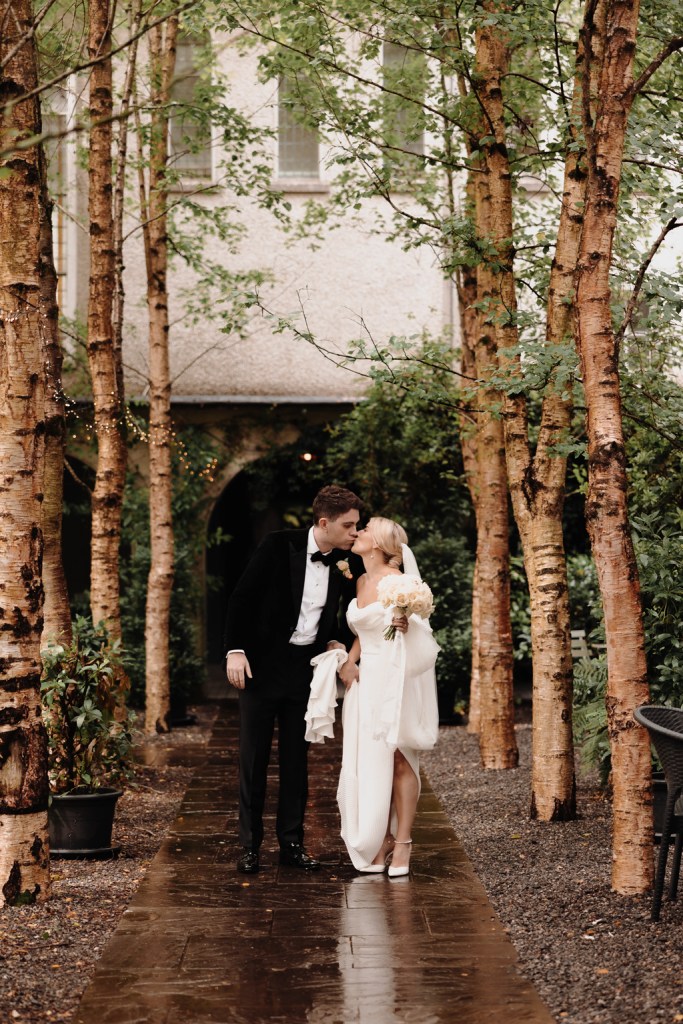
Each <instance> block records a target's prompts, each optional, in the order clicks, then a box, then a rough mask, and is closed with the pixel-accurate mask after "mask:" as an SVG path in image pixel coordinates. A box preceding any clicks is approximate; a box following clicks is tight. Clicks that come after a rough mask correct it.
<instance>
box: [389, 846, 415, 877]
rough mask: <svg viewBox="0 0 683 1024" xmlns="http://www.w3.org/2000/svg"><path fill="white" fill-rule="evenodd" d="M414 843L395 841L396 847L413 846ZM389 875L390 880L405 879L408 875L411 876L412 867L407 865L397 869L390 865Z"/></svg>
mask: <svg viewBox="0 0 683 1024" xmlns="http://www.w3.org/2000/svg"><path fill="white" fill-rule="evenodd" d="M412 843H413V840H412V839H395V840H394V845H395V846H412ZM387 874H388V875H389V878H404V877H405V876H406V875H409V874H410V865H409V864H406V866H405V867H404V868H395V867H394V866H393V864H390V865H389V870H388V872H387Z"/></svg>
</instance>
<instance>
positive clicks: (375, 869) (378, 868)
mask: <svg viewBox="0 0 683 1024" xmlns="http://www.w3.org/2000/svg"><path fill="white" fill-rule="evenodd" d="M395 842H396V840H395V839H394V837H393V836H392V835H388V836H386V838H385V839H384V842H383V843H382V849H383V848H384V847H385V846H391V847H392V849H389V850H387V853H386V856H385V858H384V860H383V861H382V863H381V864H368V866H367V867H365V868H358V870H359V871H360V872H361V874H363V875H380V874H384V872H385V871H386V870H387V864H388V863H389V858H390V857H391V854H392V852H393V844H394V843H395Z"/></svg>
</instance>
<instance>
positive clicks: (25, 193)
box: [0, 0, 54, 905]
mask: <svg viewBox="0 0 683 1024" xmlns="http://www.w3.org/2000/svg"><path fill="white" fill-rule="evenodd" d="M0 23H1V24H2V26H3V31H2V34H1V35H0V69H1V70H0V106H2V108H3V117H2V120H1V121H0V153H2V154H3V155H2V157H0V465H1V466H2V477H1V478H0V618H1V619H2V622H3V629H2V631H0V741H1V744H2V763H1V765H0V831H1V832H2V843H1V844H0V904H10V905H16V904H20V903H28V902H33V901H35V900H42V899H45V898H46V897H47V895H48V892H49V857H48V847H47V799H48V785H47V745H46V737H45V730H44V727H43V724H42V719H41V713H40V673H41V661H40V638H41V632H42V626H43V584H42V578H41V560H42V554H43V534H42V518H43V516H42V508H41V505H42V498H43V474H44V458H45V373H44V365H45V358H46V338H45V323H44V320H43V316H44V313H45V305H44V303H45V302H46V304H47V308H48V310H51V309H52V308H53V306H54V295H52V296H50V295H49V293H48V288H49V285H48V283H47V281H46V278H45V271H46V269H47V270H48V278H49V268H46V267H45V265H44V263H43V254H44V250H43V248H42V246H41V234H42V232H43V231H44V229H45V217H46V210H45V207H44V205H43V203H42V199H43V197H44V187H45V181H44V161H43V159H42V156H41V154H40V148H39V147H38V146H36V145H33V146H27V147H25V148H21V144H22V142H25V141H26V140H27V139H30V138H31V137H33V136H35V135H37V134H38V133H39V132H40V107H39V103H38V99H37V97H36V96H33V97H32V98H30V99H22V98H21V97H23V96H26V95H27V94H28V93H30V92H31V91H32V90H33V89H35V88H36V85H37V82H38V75H37V61H36V52H35V40H34V38H33V35H32V32H31V29H32V10H31V4H30V3H29V2H28V0H3V3H2V4H0ZM14 147H19V148H18V149H15V148H14Z"/></svg>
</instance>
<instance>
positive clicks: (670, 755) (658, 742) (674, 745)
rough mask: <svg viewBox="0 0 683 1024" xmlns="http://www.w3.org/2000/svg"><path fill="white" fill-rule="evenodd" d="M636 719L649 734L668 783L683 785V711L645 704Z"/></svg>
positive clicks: (636, 713) (635, 715) (635, 714)
mask: <svg viewBox="0 0 683 1024" xmlns="http://www.w3.org/2000/svg"><path fill="white" fill-rule="evenodd" d="M634 718H635V719H636V721H637V722H639V723H640V724H641V725H644V726H645V728H646V729H647V731H648V732H649V734H650V739H651V740H652V743H653V745H654V748H655V750H656V751H657V753H658V755H659V759H660V761H661V762H662V768H663V769H664V775H665V776H666V781H667V782H671V783H674V784H675V785H683V709H681V708H667V707H658V706H656V705H654V704H645V705H644V706H643V707H641V708H636V710H635V711H634Z"/></svg>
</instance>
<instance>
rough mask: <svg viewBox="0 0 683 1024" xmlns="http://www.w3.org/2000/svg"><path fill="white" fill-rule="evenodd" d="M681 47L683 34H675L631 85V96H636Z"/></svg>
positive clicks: (682, 45)
mask: <svg viewBox="0 0 683 1024" xmlns="http://www.w3.org/2000/svg"><path fill="white" fill-rule="evenodd" d="M680 49H683V36H674V38H673V39H670V40H669V42H668V43H667V44H666V46H665V47H664V49H663V50H661V51H660V52H659V53H658V54H657V56H656V57H655V59H654V60H653V61H652V63H651V64H648V66H647V67H646V68H645V70H644V71H643V72H642V74H641V75H639V76H638V78H637V79H636V80H635V82H634V83H633V85H632V86H631V97H632V98H633V97H634V96H637V95H638V93H639V92H640V91H641V89H642V88H643V86H645V85H647V83H648V82H649V81H650V79H651V78H652V76H653V75H654V73H655V71H658V70H659V68H660V67H661V66H662V64H663V63H664V61H665V60H667V59H668V58H669V57H670V56H671V54H672V53H675V52H676V51H677V50H680Z"/></svg>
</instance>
